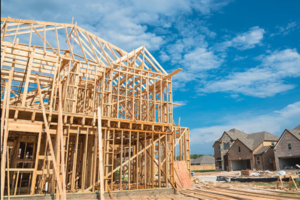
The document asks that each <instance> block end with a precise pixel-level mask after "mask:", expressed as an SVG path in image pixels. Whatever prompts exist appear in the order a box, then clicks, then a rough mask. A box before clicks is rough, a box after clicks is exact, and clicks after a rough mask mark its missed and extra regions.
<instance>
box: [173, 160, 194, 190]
mask: <svg viewBox="0 0 300 200" xmlns="http://www.w3.org/2000/svg"><path fill="white" fill-rule="evenodd" d="M174 170H175V172H176V173H177V174H178V176H175V181H176V182H177V183H182V188H191V187H192V183H191V179H190V175H189V171H188V169H187V164H186V161H176V162H174ZM178 177H179V178H178ZM179 179H180V180H179Z"/></svg>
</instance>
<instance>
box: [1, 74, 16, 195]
mask: <svg viewBox="0 0 300 200" xmlns="http://www.w3.org/2000/svg"><path fill="white" fill-rule="evenodd" d="M12 75H13V69H11V71H10V74H9V76H10V78H9V80H8V81H9V82H8V84H7V87H6V90H7V93H6V95H7V99H6V110H5V112H6V115H5V125H4V129H5V130H4V139H3V147H2V149H3V153H2V159H1V200H3V196H4V187H5V185H4V184H5V162H6V153H7V152H6V151H7V149H6V147H7V138H8V132H9V131H8V114H9V99H10V98H9V97H10V88H11V77H12ZM1 128H2V127H1ZM1 137H2V135H1Z"/></svg>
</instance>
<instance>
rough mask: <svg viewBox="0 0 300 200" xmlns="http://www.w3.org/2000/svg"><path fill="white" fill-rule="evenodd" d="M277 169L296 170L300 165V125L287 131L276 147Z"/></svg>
mask: <svg viewBox="0 0 300 200" xmlns="http://www.w3.org/2000/svg"><path fill="white" fill-rule="evenodd" d="M274 154H275V163H276V169H277V170H280V169H291V168H296V166H295V165H296V164H299V165H300V125H298V126H297V127H296V128H294V129H285V130H284V131H283V133H282V135H281V137H280V138H279V140H278V143H277V144H276V146H275V147H274Z"/></svg>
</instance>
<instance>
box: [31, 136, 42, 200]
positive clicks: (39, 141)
mask: <svg viewBox="0 0 300 200" xmlns="http://www.w3.org/2000/svg"><path fill="white" fill-rule="evenodd" d="M41 138H42V133H41V132H39V136H38V143H37V148H36V154H35V162H34V171H33V175H32V182H31V188H30V195H33V194H34V192H35V183H36V176H37V168H38V161H39V154H40V146H41Z"/></svg>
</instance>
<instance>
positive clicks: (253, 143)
mask: <svg viewBox="0 0 300 200" xmlns="http://www.w3.org/2000/svg"><path fill="white" fill-rule="evenodd" d="M225 132H226V133H227V134H228V135H229V136H230V137H231V138H232V139H233V140H236V139H239V140H240V141H241V142H242V143H243V144H244V145H246V146H247V147H248V148H249V149H250V150H254V149H255V148H256V147H257V146H258V145H259V144H261V143H262V142H263V141H274V142H275V141H278V139H279V137H278V136H276V135H273V134H271V133H269V132H266V131H262V132H257V133H251V134H247V133H245V132H243V131H240V130H237V129H230V130H229V131H225Z"/></svg>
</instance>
